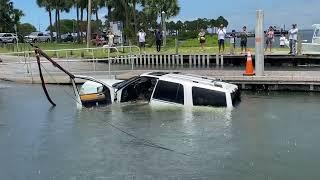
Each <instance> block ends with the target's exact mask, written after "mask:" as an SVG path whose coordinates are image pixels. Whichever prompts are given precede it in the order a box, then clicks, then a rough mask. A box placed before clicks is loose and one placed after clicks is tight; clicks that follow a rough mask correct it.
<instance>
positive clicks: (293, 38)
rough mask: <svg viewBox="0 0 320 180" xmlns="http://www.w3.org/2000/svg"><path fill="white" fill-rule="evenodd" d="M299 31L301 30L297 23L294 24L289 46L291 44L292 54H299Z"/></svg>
mask: <svg viewBox="0 0 320 180" xmlns="http://www.w3.org/2000/svg"><path fill="white" fill-rule="evenodd" d="M298 32H299V30H298V28H297V24H293V25H292V29H290V30H289V46H290V52H289V54H292V55H296V54H297V50H296V46H297V40H298Z"/></svg>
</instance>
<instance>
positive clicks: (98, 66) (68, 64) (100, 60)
mask: <svg viewBox="0 0 320 180" xmlns="http://www.w3.org/2000/svg"><path fill="white" fill-rule="evenodd" d="M43 51H44V52H45V53H47V54H48V55H49V56H50V57H53V59H54V60H55V61H56V62H57V63H59V64H60V65H62V66H64V67H65V68H66V69H68V70H69V71H70V72H71V73H75V74H99V73H103V74H106V73H107V74H108V75H109V76H110V77H112V75H115V74H114V73H116V71H117V70H121V71H131V70H133V69H134V64H135V60H136V59H137V58H138V57H140V52H141V51H140V48H139V47H138V46H117V47H97V48H79V49H57V50H43ZM121 52H122V53H121ZM123 52H125V53H123ZM74 54H78V55H79V54H80V57H81V58H79V56H77V57H74V56H73V55H74ZM0 59H2V60H3V62H2V63H3V64H6V65H8V66H9V67H12V69H13V71H14V70H15V69H16V70H19V71H21V69H23V70H24V73H25V75H27V76H30V77H31V78H32V79H33V76H36V75H38V70H37V65H36V63H37V61H36V58H35V52H34V51H24V52H12V53H0ZM119 62H121V63H123V64H125V65H123V66H122V67H121V68H120V69H119V67H115V68H114V69H113V68H112V66H113V64H114V66H116V64H117V63H119ZM41 64H42V66H43V67H44V68H46V70H48V72H50V73H53V74H59V73H62V72H60V71H57V70H56V69H55V68H54V67H53V66H52V65H51V63H50V62H49V61H47V60H46V59H45V58H41ZM19 66H20V67H19ZM21 66H22V68H21ZM50 66H51V67H50ZM90 66H91V67H90Z"/></svg>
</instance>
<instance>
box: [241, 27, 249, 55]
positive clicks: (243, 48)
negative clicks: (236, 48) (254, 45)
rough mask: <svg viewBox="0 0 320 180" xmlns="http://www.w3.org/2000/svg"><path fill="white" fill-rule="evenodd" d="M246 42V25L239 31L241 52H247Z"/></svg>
mask: <svg viewBox="0 0 320 180" xmlns="http://www.w3.org/2000/svg"><path fill="white" fill-rule="evenodd" d="M247 42H248V32H247V27H246V26H243V28H242V32H241V33H240V45H241V53H246V52H247Z"/></svg>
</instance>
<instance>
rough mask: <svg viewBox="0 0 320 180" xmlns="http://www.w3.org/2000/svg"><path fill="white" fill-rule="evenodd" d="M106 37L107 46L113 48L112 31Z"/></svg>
mask: <svg viewBox="0 0 320 180" xmlns="http://www.w3.org/2000/svg"><path fill="white" fill-rule="evenodd" d="M107 37H108V46H109V47H112V46H113V42H114V41H113V40H114V35H113V33H112V31H109V32H108V35H107Z"/></svg>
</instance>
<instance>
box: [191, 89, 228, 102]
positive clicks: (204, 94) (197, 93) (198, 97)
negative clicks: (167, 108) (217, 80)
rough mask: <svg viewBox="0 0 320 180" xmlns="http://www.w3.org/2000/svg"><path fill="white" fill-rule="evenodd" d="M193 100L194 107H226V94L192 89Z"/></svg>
mask: <svg viewBox="0 0 320 180" xmlns="http://www.w3.org/2000/svg"><path fill="white" fill-rule="evenodd" d="M192 100H193V105H194V106H213V107H226V106H227V101H226V93H224V92H219V91H214V90H208V89H204V88H198V87H192Z"/></svg>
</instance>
